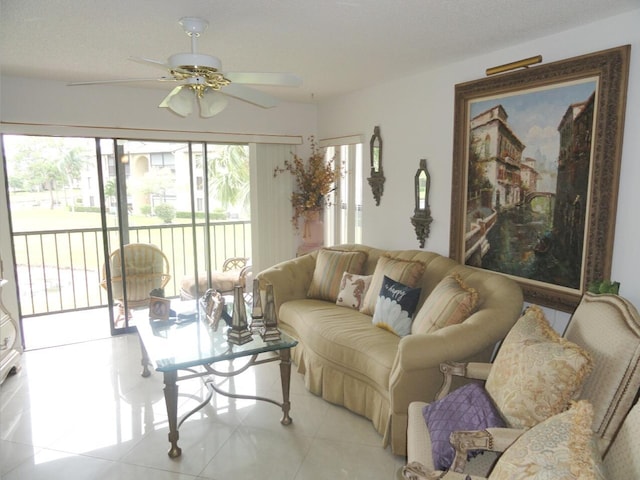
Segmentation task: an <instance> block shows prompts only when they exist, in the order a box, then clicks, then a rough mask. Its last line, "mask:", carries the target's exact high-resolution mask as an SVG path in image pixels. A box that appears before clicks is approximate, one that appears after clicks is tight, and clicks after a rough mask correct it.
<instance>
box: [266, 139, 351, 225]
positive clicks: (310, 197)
mask: <svg viewBox="0 0 640 480" xmlns="http://www.w3.org/2000/svg"><path fill="white" fill-rule="evenodd" d="M309 141H310V144H311V156H310V157H309V158H308V159H307V161H306V162H305V161H304V160H303V159H302V158H300V157H299V156H298V155H296V154H293V159H292V160H285V161H284V166H283V167H276V168H275V169H274V171H273V176H274V177H276V176H278V175H280V174H281V173H285V172H289V173H290V174H291V175H293V177H294V178H295V182H296V189H295V191H294V192H293V193H292V194H291V206H292V207H293V216H292V217H291V223H292V224H293V226H294V228H295V229H296V230H298V228H299V220H300V217H302V218H303V219H307V217H308V216H314V215H315V216H317V215H318V214H319V212H320V211H321V210H322V209H323V208H324V206H325V205H327V204H328V203H327V194H328V193H329V192H331V191H333V190H334V189H335V185H334V184H335V181H336V180H337V179H338V178H340V177H341V176H342V169H341V168H335V165H334V162H335V158H332V159H330V160H329V161H326V160H325V151H324V149H321V148H320V147H319V146H318V144H317V143H316V141H315V138H314V137H313V136H311V137H309Z"/></svg>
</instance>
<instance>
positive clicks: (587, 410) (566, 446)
mask: <svg viewBox="0 0 640 480" xmlns="http://www.w3.org/2000/svg"><path fill="white" fill-rule="evenodd" d="M593 414H594V411H593V406H592V405H591V404H590V403H589V402H588V401H586V400H581V401H579V402H576V403H575V404H573V405H571V407H570V408H569V409H568V410H566V411H564V412H562V413H559V414H557V415H555V416H553V417H550V418H549V419H548V420H545V421H544V422H542V423H540V424H538V425H536V426H535V427H533V428H532V429H530V430H527V431H526V432H525V433H523V434H522V435H521V436H520V437H518V438H517V439H516V440H515V441H514V443H513V444H512V445H511V446H509V447H507V448H506V449H504V454H503V455H502V456H501V457H500V458H499V459H498V462H497V463H496V466H495V468H494V469H493V471H492V472H491V473H490V474H489V476H488V477H484V476H476V475H467V474H466V473H460V472H454V471H448V472H441V471H430V470H428V469H427V468H426V467H425V466H424V465H423V464H421V463H419V462H412V463H409V464H408V465H406V466H405V467H403V468H402V470H401V474H402V478H404V479H406V480H437V479H443V480H480V479H488V480H503V479H505V480H506V479H509V480H512V479H514V478H528V479H536V478H541V479H542V478H544V479H548V478H563V479H572V478H575V479H579V478H594V479H596V478H597V479H637V478H640V442H638V436H639V435H640V404H638V403H636V404H635V405H634V406H633V408H632V409H631V410H630V411H629V413H628V414H627V416H626V418H625V419H624V421H623V422H622V425H621V426H620V428H619V430H618V432H617V435H616V436H615V437H614V439H613V441H612V442H611V444H610V446H609V448H608V449H607V451H606V452H605V453H604V455H602V452H601V451H600V449H599V447H598V443H599V438H598V436H597V434H596V433H595V432H593V430H591V428H590V427H591V425H592V422H593ZM567 427H568V428H567Z"/></svg>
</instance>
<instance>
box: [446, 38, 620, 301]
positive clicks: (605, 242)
mask: <svg viewBox="0 0 640 480" xmlns="http://www.w3.org/2000/svg"><path fill="white" fill-rule="evenodd" d="M629 53H630V46H629V45H626V46H621V47H616V48H613V49H609V50H604V51H601V52H596V53H592V54H588V55H583V56H579V57H574V58H570V59H567V60H562V61H558V62H553V63H549V64H543V65H540V66H536V67H532V68H528V69H525V70H519V71H516V72H511V73H506V74H503V75H499V76H496V77H488V78H484V79H480V80H476V81H471V82H467V83H462V84H458V85H456V87H455V114H454V148H453V182H452V210H451V236H450V256H451V258H453V259H455V260H458V261H459V262H461V263H465V264H467V265H471V266H475V267H478V268H482V269H487V270H491V271H495V272H499V273H502V274H504V275H508V276H510V277H512V278H514V279H515V280H516V281H518V283H519V284H520V286H521V287H522V289H523V292H524V295H525V300H526V301H528V302H531V303H536V304H539V305H544V306H548V307H551V308H555V309H557V310H563V311H568V312H571V311H573V310H574V309H575V307H576V305H577V304H578V303H579V301H580V298H581V296H582V294H583V293H584V292H585V290H586V289H587V287H588V285H589V284H590V283H591V282H593V281H597V280H603V279H609V276H610V274H611V257H612V250H613V239H614V229H615V219H616V208H617V200H618V181H619V176H620V158H621V151H622V137H623V128H624V114H625V103H626V91H627V80H628V70H629Z"/></svg>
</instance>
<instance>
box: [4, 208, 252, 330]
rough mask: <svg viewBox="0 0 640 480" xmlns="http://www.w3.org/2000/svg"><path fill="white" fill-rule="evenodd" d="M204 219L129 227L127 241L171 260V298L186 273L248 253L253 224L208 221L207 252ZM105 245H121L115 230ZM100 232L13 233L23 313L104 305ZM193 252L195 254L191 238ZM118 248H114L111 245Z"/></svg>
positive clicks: (215, 267)
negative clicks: (154, 248)
mask: <svg viewBox="0 0 640 480" xmlns="http://www.w3.org/2000/svg"><path fill="white" fill-rule="evenodd" d="M205 228H206V225H205V224H204V223H197V224H195V225H192V224H184V225H158V226H144V227H129V229H128V232H129V243H136V242H139V243H152V244H154V245H156V246H158V247H159V248H160V249H161V250H162V251H163V252H164V254H165V255H166V256H167V258H168V260H169V266H170V272H169V273H170V274H171V280H170V282H169V283H168V284H167V286H166V287H165V295H166V296H167V297H175V296H177V295H178V294H179V291H180V282H181V280H182V278H183V277H184V276H185V275H193V274H194V268H195V267H194V258H197V268H198V272H199V273H200V272H204V271H205V270H207V267H206V265H207V263H206V260H205V259H206V258H207V253H208V255H209V257H210V259H211V269H212V270H220V269H221V268H222V264H223V262H224V260H225V259H227V258H229V257H250V256H251V222H250V221H248V220H247V221H221V222H215V223H211V224H210V225H209V233H210V237H209V238H210V240H209V246H210V248H209V252H207V248H206V245H205V241H204V238H205V235H204V234H205ZM107 232H108V235H109V245H115V246H117V245H119V240H118V239H119V237H118V235H119V232H118V229H117V228H115V227H114V228H109V229H108V230H107ZM102 235H103V230H102V229H101V228H84V229H72V230H46V231H30V232H18V233H14V234H13V242H14V249H15V254H16V267H17V274H18V288H19V292H20V309H21V313H22V316H23V317H28V316H34V315H45V314H50V313H61V312H65V311H71V310H82V309H89V308H98V307H105V306H107V305H108V298H107V292H106V290H104V289H103V288H101V287H100V281H101V280H102V276H103V273H102V272H103V264H104V251H103V237H102ZM194 238H196V239H197V240H196V245H195V248H196V252H197V255H194V241H193V239H194ZM115 248H117V247H113V249H115Z"/></svg>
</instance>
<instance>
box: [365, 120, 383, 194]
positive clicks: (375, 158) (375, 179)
mask: <svg viewBox="0 0 640 480" xmlns="http://www.w3.org/2000/svg"><path fill="white" fill-rule="evenodd" d="M369 149H370V155H371V176H370V177H369V178H367V181H368V182H369V185H370V186H371V191H372V192H373V198H375V200H376V206H378V205H380V198H382V192H383V191H384V181H385V178H384V173H383V171H382V137H380V127H378V126H376V127H375V128H374V129H373V135H372V136H371V141H370V142H369Z"/></svg>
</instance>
